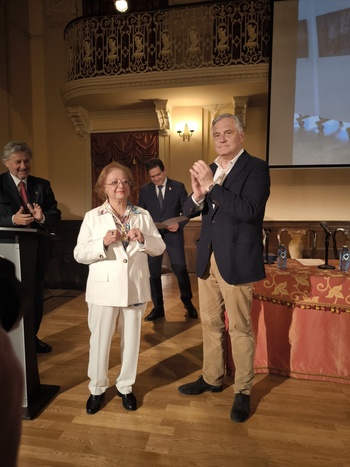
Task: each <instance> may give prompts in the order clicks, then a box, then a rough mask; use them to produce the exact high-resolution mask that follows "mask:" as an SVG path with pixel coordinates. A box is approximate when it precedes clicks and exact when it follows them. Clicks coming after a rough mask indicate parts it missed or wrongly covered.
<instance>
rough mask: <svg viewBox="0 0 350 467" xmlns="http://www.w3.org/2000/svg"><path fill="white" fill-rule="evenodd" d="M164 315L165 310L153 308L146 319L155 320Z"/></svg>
mask: <svg viewBox="0 0 350 467" xmlns="http://www.w3.org/2000/svg"><path fill="white" fill-rule="evenodd" d="M162 317H164V310H159V309H158V308H153V310H152V311H151V313H150V314H149V315H147V316H146V317H145V321H155V320H156V319H158V318H162Z"/></svg>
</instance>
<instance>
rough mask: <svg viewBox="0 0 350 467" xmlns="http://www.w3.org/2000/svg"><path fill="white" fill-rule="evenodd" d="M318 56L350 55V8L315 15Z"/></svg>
mask: <svg viewBox="0 0 350 467" xmlns="http://www.w3.org/2000/svg"><path fill="white" fill-rule="evenodd" d="M316 23H317V39H318V50H319V56H320V57H332V56H339V55H350V8H346V9H345V10H340V11H334V12H332V13H327V14H326V15H321V16H317V18H316Z"/></svg>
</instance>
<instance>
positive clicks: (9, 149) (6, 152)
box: [2, 141, 33, 162]
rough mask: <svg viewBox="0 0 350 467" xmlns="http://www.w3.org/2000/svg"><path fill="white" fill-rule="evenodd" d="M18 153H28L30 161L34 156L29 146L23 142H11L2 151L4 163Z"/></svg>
mask: <svg viewBox="0 0 350 467" xmlns="http://www.w3.org/2000/svg"><path fill="white" fill-rule="evenodd" d="M16 152H26V153H27V154H28V156H29V159H31V158H32V156H33V151H32V150H31V148H30V147H29V146H28V144H26V143H24V142H23V141H10V142H9V143H7V144H6V145H5V147H4V149H3V151H2V161H3V162H6V161H7V160H9V158H10V156H11V154H14V153H16Z"/></svg>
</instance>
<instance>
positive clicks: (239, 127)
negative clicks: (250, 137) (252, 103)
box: [211, 113, 244, 133]
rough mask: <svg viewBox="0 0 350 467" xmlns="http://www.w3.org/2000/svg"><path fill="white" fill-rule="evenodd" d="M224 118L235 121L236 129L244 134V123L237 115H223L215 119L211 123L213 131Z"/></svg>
mask: <svg viewBox="0 0 350 467" xmlns="http://www.w3.org/2000/svg"><path fill="white" fill-rule="evenodd" d="M223 118H232V120H234V122H235V124H236V128H237V130H238V131H239V132H240V133H243V132H244V130H243V126H242V122H241V120H240V118H239V117H238V116H237V115H234V114H229V113H227V114H222V115H218V116H217V117H215V118H214V120H213V121H212V123H211V131H213V128H214V125H215V124H216V123H217V122H219V121H220V120H222V119H223Z"/></svg>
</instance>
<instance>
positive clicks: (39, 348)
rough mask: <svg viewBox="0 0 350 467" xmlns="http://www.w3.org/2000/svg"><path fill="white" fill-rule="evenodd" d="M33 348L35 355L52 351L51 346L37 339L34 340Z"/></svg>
mask: <svg viewBox="0 0 350 467" xmlns="http://www.w3.org/2000/svg"><path fill="white" fill-rule="evenodd" d="M35 348H36V353H50V352H51V350H52V347H51V345H49V344H46V343H45V342H43V341H41V340H40V339H39V338H38V337H36V338H35Z"/></svg>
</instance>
